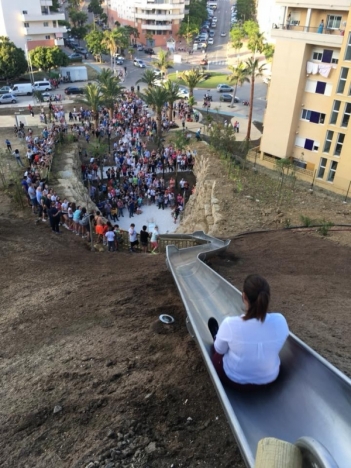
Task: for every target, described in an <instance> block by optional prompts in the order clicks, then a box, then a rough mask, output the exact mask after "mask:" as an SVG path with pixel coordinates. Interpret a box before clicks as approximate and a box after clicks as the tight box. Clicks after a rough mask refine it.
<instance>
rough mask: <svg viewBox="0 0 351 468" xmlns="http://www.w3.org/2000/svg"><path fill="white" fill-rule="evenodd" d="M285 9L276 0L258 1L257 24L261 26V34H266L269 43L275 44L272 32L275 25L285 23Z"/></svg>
mask: <svg viewBox="0 0 351 468" xmlns="http://www.w3.org/2000/svg"><path fill="white" fill-rule="evenodd" d="M284 14H285V7H283V6H282V5H280V4H279V5H278V4H277V2H276V0H258V1H257V22H258V24H259V26H260V32H261V33H264V35H265V38H266V40H267V42H269V43H272V42H273V43H274V42H275V39H272V37H271V32H272V28H273V25H274V24H276V25H277V27H278V25H280V24H282V23H283V22H284Z"/></svg>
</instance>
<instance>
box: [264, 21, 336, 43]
mask: <svg viewBox="0 0 351 468" xmlns="http://www.w3.org/2000/svg"><path fill="white" fill-rule="evenodd" d="M317 31H318V28H312V27H310V26H302V25H299V26H293V25H290V26H285V25H283V24H273V27H272V31H271V36H272V38H275V39H291V40H294V41H303V42H306V43H307V44H313V45H321V46H330V47H341V44H342V41H343V39H344V32H343V31H341V32H340V31H339V30H338V29H323V32H321V33H318V32H317Z"/></svg>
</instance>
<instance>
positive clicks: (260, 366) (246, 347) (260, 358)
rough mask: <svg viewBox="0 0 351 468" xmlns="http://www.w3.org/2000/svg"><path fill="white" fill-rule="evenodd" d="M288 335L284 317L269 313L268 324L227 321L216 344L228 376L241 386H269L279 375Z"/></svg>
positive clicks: (255, 321)
mask: <svg viewBox="0 0 351 468" xmlns="http://www.w3.org/2000/svg"><path fill="white" fill-rule="evenodd" d="M288 335H289V328H288V324H287V322H286V320H285V318H284V317H283V315H282V314H279V313H270V314H267V315H266V319H265V321H264V322H263V323H262V322H260V321H259V320H256V319H251V320H243V319H242V318H241V317H227V318H226V319H225V320H224V321H223V322H222V323H221V326H220V327H219V330H218V333H217V337H216V341H215V344H214V347H215V350H216V351H217V353H220V354H224V356H223V369H224V372H225V373H226V375H227V376H228V377H229V378H230V379H231V380H233V381H234V382H237V383H240V384H248V383H251V384H266V383H269V382H273V381H274V380H275V379H276V378H277V377H278V374H279V367H280V358H279V352H280V350H281V349H282V347H283V345H284V343H285V340H286V339H287V337H288Z"/></svg>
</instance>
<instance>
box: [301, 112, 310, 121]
mask: <svg viewBox="0 0 351 468" xmlns="http://www.w3.org/2000/svg"><path fill="white" fill-rule="evenodd" d="M310 118H311V111H310V110H307V109H304V110H303V111H302V115H301V119H302V120H308V121H309V120H310Z"/></svg>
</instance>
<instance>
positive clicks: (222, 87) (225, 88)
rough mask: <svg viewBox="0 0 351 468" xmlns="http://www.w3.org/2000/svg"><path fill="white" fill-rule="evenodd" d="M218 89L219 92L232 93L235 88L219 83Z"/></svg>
mask: <svg viewBox="0 0 351 468" xmlns="http://www.w3.org/2000/svg"><path fill="white" fill-rule="evenodd" d="M217 91H218V92H219V93H231V92H232V91H234V90H233V88H232V87H231V86H229V85H227V84H219V85H218V86H217Z"/></svg>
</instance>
